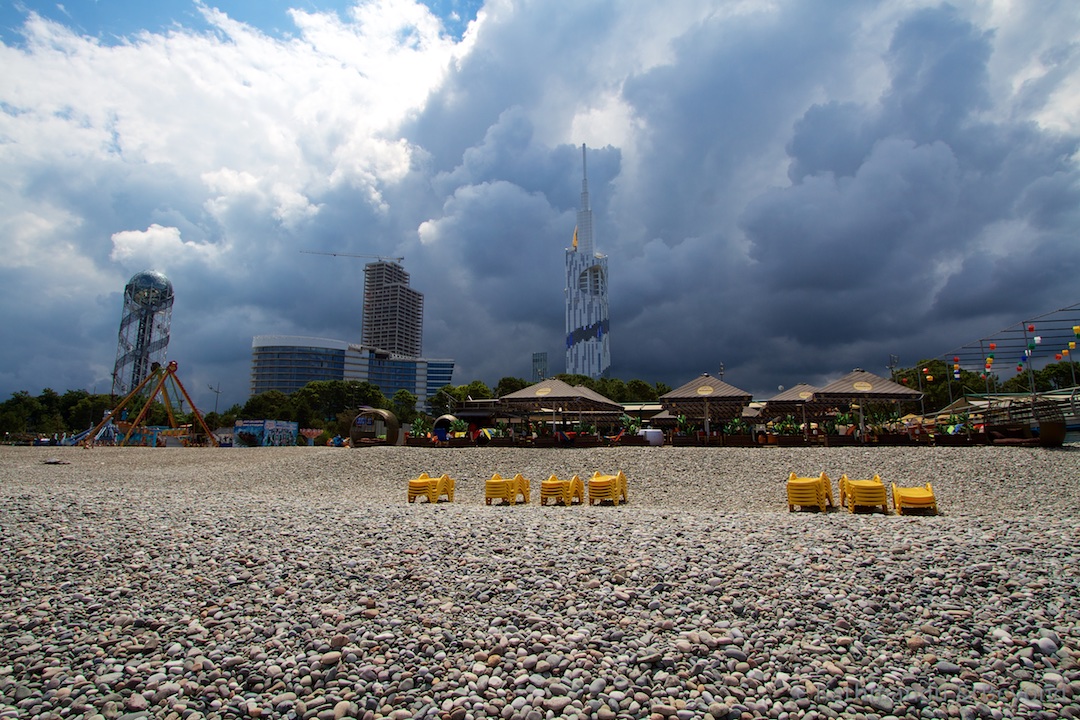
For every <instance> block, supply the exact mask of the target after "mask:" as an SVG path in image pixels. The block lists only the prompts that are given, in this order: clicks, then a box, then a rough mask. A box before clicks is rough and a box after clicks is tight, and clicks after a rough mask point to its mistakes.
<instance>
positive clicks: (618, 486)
mask: <svg viewBox="0 0 1080 720" xmlns="http://www.w3.org/2000/svg"><path fill="white" fill-rule="evenodd" d="M626 486H627V482H626V475H624V474H623V472H622V470H620V471H619V472H618V473H616V474H615V475H602V474H600V473H599V472H595V473H593V476H592V477H591V478H589V504H590V505H592V504H593V503H597V502H602V501H604V500H610V501H611V504H612V505H618V504H619V500H620V498H621V499H622V501H623V502H627V501H628V500H627V488H626Z"/></svg>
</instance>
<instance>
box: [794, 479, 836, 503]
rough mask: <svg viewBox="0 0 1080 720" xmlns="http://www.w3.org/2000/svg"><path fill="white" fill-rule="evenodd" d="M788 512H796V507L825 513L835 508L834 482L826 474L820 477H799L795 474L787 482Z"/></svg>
mask: <svg viewBox="0 0 1080 720" xmlns="http://www.w3.org/2000/svg"><path fill="white" fill-rule="evenodd" d="M787 501H788V512H794V511H795V506H796V505H798V506H799V507H804V508H805V507H817V508H818V509H819V510H821V512H825V509H826V507H832V506H833V492H832V480H830V479H829V476H828V475H826V474H825V473H821V475H819V476H818V477H799V476H797V475H796V474H795V473H791V474H790V475H789V476H788V481H787Z"/></svg>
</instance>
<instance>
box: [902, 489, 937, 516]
mask: <svg viewBox="0 0 1080 720" xmlns="http://www.w3.org/2000/svg"><path fill="white" fill-rule="evenodd" d="M892 497H893V509H894V510H896V514H897V515H906V514H910V513H911V511H912V510H927V511H929V514H931V515H937V512H938V509H937V498H935V497H934V489H933V488H932V487H930V483H926V485H924V486H923V487H908V488H902V487H897V486H896V483H893V484H892Z"/></svg>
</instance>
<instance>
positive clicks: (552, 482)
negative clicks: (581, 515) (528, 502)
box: [540, 475, 585, 505]
mask: <svg viewBox="0 0 1080 720" xmlns="http://www.w3.org/2000/svg"><path fill="white" fill-rule="evenodd" d="M574 498H577V501H578V504H579V505H580V504H581V503H583V502H585V483H583V482H582V481H581V478H580V477H578V476H577V475H575V476H574V477H572V478H570V479H569V480H560V479H559V478H557V477H555V476H554V475H552V476H551V477H549V478H548V479H547V480H544V481H543V482H541V483H540V504H541V505H546V504H547V501H548V500H549V499H550V500H552V501H553V502H555V503H562V504H563V505H570V504H572V502H573V500H574Z"/></svg>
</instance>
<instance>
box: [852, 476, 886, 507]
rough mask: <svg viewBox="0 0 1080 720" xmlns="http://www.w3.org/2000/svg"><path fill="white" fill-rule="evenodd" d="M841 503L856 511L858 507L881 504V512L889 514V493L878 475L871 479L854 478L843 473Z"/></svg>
mask: <svg viewBox="0 0 1080 720" xmlns="http://www.w3.org/2000/svg"><path fill="white" fill-rule="evenodd" d="M840 504H841V505H844V506H845V507H847V509H848V511H850V512H855V508H856V507H878V506H880V507H881V512H883V513H885V514H886V515H888V514H889V500H888V493H887V492H886V491H885V485H884V484H882V482H881V477H880V476H878V475H874V477H872V478H870V479H869V480H852V479H851V478H849V477H848V476H847V475H846V474H844V475H841V476H840Z"/></svg>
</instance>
